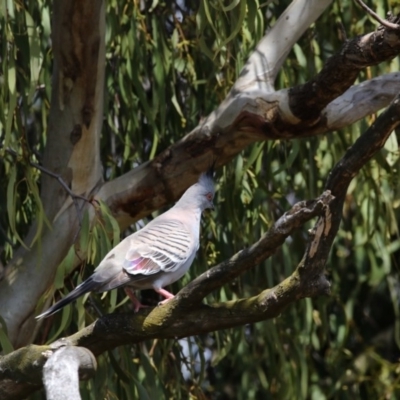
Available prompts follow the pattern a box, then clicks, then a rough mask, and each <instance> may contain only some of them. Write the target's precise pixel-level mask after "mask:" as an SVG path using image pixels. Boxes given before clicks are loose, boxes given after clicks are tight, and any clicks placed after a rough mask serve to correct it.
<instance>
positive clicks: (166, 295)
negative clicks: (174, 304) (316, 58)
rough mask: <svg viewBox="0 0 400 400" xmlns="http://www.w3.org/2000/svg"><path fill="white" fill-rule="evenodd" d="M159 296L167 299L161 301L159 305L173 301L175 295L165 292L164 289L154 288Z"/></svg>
mask: <svg viewBox="0 0 400 400" xmlns="http://www.w3.org/2000/svg"><path fill="white" fill-rule="evenodd" d="M153 289H154V290H155V291H156V292H157V293H158V294H161V296H163V297H165V300H163V301H160V302H159V303H158V304H159V305H161V304H165V303H166V302H167V301H169V300H171V299H173V298H174V297H175V295H173V294H172V293H170V292H168V290H165V289H163V288H153Z"/></svg>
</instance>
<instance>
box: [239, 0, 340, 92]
mask: <svg viewBox="0 0 400 400" xmlns="http://www.w3.org/2000/svg"><path fill="white" fill-rule="evenodd" d="M332 1H333V0H293V1H292V3H291V4H290V5H289V7H288V8H287V9H286V10H285V11H284V12H283V13H282V15H281V16H280V17H279V19H278V21H276V23H275V25H274V26H273V27H272V28H271V29H270V30H269V31H268V32H267V33H266V35H265V36H264V37H263V38H262V39H261V40H260V42H259V43H258V44H257V47H256V48H255V50H254V51H253V53H252V54H251V55H250V57H249V59H248V61H247V63H246V65H245V66H244V68H243V69H242V71H241V73H240V77H239V79H238V80H237V81H236V82H235V84H234V86H233V88H232V92H233V93H235V92H236V91H240V92H242V91H249V90H255V89H258V90H261V91H265V92H272V91H273V90H274V89H273V85H274V81H275V79H276V76H277V74H278V72H279V70H280V69H281V67H282V64H283V63H284V61H285V60H286V57H287V55H288V54H289V52H290V50H292V47H293V45H294V44H295V43H296V42H297V41H298V40H299V38H300V37H301V36H302V35H303V33H304V32H305V31H306V30H307V29H308V28H309V27H310V25H311V24H312V23H313V22H315V21H316V20H317V19H318V18H319V17H320V15H321V14H322V13H323V12H324V11H325V10H326V9H327V8H328V7H329V6H330V4H331V3H332Z"/></svg>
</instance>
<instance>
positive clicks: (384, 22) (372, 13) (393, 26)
mask: <svg viewBox="0 0 400 400" xmlns="http://www.w3.org/2000/svg"><path fill="white" fill-rule="evenodd" d="M355 2H356V3H358V4H359V5H360V7H361V8H362V9H363V10H365V11H366V12H367V13H368V14H369V15H370V16H371V17H372V18H373V19H375V20H376V21H378V22H379V23H380V24H381V25H383V26H386V28H389V29H396V30H399V29H400V25H399V24H393V23H392V22H390V21H387V20H385V19H383V18H381V17H380V16H379V15H378V14H377V13H376V12H375V11H373V10H371V9H370V8H369V7H368V6H367V5H366V4H365V3H364V2H363V1H362V0H355Z"/></svg>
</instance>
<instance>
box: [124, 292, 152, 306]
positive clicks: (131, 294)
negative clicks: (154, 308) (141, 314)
mask: <svg viewBox="0 0 400 400" xmlns="http://www.w3.org/2000/svg"><path fill="white" fill-rule="evenodd" d="M124 290H125V293H126V294H127V295H128V297H129V298H130V299H131V301H132V303H133V310H134V311H135V312H138V311H139V310H140V309H141V308H147V307H148V306H145V305H144V304H142V303H141V302H140V301H139V300H138V298H137V297H136V296H135V292H134V291H133V290H132V289H131V288H129V287H126V288H124Z"/></svg>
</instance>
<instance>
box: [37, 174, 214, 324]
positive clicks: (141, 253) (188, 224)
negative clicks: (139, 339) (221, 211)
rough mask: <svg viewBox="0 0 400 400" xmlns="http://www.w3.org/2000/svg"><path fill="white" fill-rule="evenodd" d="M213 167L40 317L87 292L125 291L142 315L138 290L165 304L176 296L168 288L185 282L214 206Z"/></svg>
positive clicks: (51, 312) (129, 237)
mask: <svg viewBox="0 0 400 400" xmlns="http://www.w3.org/2000/svg"><path fill="white" fill-rule="evenodd" d="M212 174H213V172H212V168H211V169H210V170H209V171H208V172H207V173H204V174H202V175H201V176H200V178H199V180H198V182H197V183H195V184H194V185H192V186H190V187H189V188H188V189H187V190H186V192H185V193H184V194H183V195H182V197H181V198H180V200H179V201H178V202H177V203H176V204H175V206H173V207H172V208H170V209H169V210H168V211H166V212H165V213H164V214H161V215H159V216H158V217H157V218H155V219H153V220H152V221H151V222H149V223H148V224H147V225H146V226H145V227H143V228H142V229H140V230H139V231H137V232H135V233H133V234H132V235H130V236H128V237H126V238H125V239H124V240H122V241H121V242H120V243H119V244H118V245H117V246H115V247H114V248H113V249H112V250H111V251H110V252H109V253H108V254H107V255H106V256H105V257H104V259H103V260H102V261H101V263H100V264H99V265H98V267H97V268H96V269H95V270H94V272H93V274H92V275H91V276H90V277H89V278H88V279H86V280H85V281H84V282H82V283H81V284H80V285H78V286H77V287H76V288H75V289H74V290H73V291H72V292H70V293H69V294H68V295H67V296H65V297H64V298H63V299H61V300H60V301H58V302H57V303H56V304H54V305H53V306H52V307H50V308H49V309H48V310H46V311H45V312H44V313H42V314H40V315H38V316H37V317H36V319H41V318H45V317H48V316H49V315H52V314H54V313H55V312H57V311H59V310H60V309H61V308H63V307H64V306H66V305H67V304H69V303H71V302H72V301H74V300H76V299H77V298H78V297H80V296H82V295H83V294H85V293H88V292H92V291H94V292H105V291H108V290H111V289H116V288H120V287H125V292H126V294H127V295H128V296H129V297H130V299H131V300H132V302H133V304H134V310H135V312H137V311H138V310H139V309H140V308H142V307H145V306H144V305H142V304H141V303H140V302H139V300H138V299H137V298H136V296H135V294H134V290H135V289H139V290H143V289H151V288H152V289H154V290H155V291H156V292H157V293H159V294H160V295H162V296H163V297H164V298H165V300H163V301H162V302H161V303H160V304H164V303H165V302H167V301H168V300H170V299H172V298H173V297H174V295H173V294H172V293H170V292H168V291H167V290H165V289H164V287H165V286H167V285H170V284H171V283H173V282H175V281H177V280H178V279H180V278H181V277H182V276H183V275H185V273H186V272H187V271H188V269H189V267H190V266H191V264H192V262H193V260H194V257H195V255H196V252H197V250H198V248H199V237H200V219H201V214H202V212H203V211H204V210H205V209H207V208H214V206H213V198H214V193H215V189H214V183H213V179H212Z"/></svg>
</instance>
